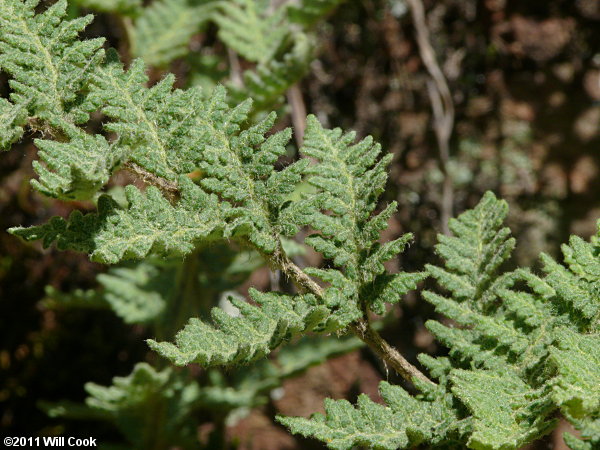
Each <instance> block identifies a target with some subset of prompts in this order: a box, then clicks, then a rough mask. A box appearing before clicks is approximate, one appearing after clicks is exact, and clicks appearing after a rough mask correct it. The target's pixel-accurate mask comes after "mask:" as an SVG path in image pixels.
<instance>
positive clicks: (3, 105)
mask: <svg viewBox="0 0 600 450" xmlns="http://www.w3.org/2000/svg"><path fill="white" fill-rule="evenodd" d="M26 123H27V109H26V108H23V107H22V106H15V105H13V104H12V103H10V102H9V101H8V100H6V99H4V98H0V150H8V149H10V146H11V145H12V144H14V143H15V142H17V141H18V140H19V139H21V137H22V136H23V132H24V130H23V127H24V126H25V124H26Z"/></svg>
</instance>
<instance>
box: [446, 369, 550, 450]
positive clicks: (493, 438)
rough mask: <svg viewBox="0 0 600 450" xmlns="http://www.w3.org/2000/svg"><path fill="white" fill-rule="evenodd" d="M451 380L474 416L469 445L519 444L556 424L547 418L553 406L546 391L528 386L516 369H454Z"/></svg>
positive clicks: (499, 446)
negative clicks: (498, 371) (514, 371)
mask: <svg viewBox="0 0 600 450" xmlns="http://www.w3.org/2000/svg"><path fill="white" fill-rule="evenodd" d="M451 380H452V383H453V387H452V392H454V393H455V395H456V396H457V397H458V398H460V399H461V400H462V401H463V402H464V403H465V404H466V405H467V407H468V408H469V410H470V411H471V413H472V414H473V418H474V419H475V420H474V421H473V425H472V426H473V432H472V434H471V436H470V438H469V441H468V446H469V448H474V449H482V450H483V449H498V450H499V449H504V448H513V449H516V448H521V447H522V446H523V445H525V444H526V443H528V442H531V441H533V440H535V439H538V438H539V437H541V436H543V435H544V434H546V433H549V432H550V431H552V429H553V428H554V426H555V425H556V421H548V420H547V419H546V416H547V414H548V412H549V411H550V410H552V408H553V405H552V401H551V399H550V396H549V394H548V392H544V390H533V389H531V387H530V386H528V385H527V384H526V383H524V382H523V381H521V380H520V379H519V377H518V375H517V374H515V373H512V372H504V373H494V372H492V371H482V370H454V371H452V376H451Z"/></svg>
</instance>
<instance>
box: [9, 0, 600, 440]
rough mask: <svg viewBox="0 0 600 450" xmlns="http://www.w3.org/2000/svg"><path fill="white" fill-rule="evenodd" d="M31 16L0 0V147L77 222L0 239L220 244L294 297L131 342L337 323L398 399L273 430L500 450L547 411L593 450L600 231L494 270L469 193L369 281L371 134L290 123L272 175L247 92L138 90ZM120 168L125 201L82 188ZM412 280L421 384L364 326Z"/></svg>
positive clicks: (248, 344)
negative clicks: (308, 252)
mask: <svg viewBox="0 0 600 450" xmlns="http://www.w3.org/2000/svg"><path fill="white" fill-rule="evenodd" d="M314 3H315V4H317V3H323V5H325V3H327V2H314ZM36 6H37V2H35V1H27V2H22V1H20V0H0V31H1V33H0V51H1V53H0V69H1V70H2V71H4V72H6V73H8V74H9V75H10V76H11V81H10V86H11V89H12V92H11V96H10V99H8V100H4V99H3V100H2V102H1V103H0V118H2V120H3V122H2V127H3V128H2V130H1V132H0V137H1V139H2V141H1V142H2V144H3V145H4V147H8V146H10V144H12V143H13V142H15V141H17V140H19V139H20V137H21V136H22V135H23V128H24V127H25V126H30V127H31V128H32V129H33V130H41V131H43V136H44V137H43V138H41V139H39V140H37V141H36V146H37V147H38V149H39V157H40V160H41V162H39V163H36V165H35V169H36V172H37V173H38V175H39V178H38V179H37V180H34V181H33V182H32V184H33V186H34V187H35V188H36V189H38V190H39V191H41V192H42V193H44V194H46V195H49V196H52V197H55V198H59V199H64V200H86V199H96V200H97V211H96V212H93V213H86V214H83V213H80V212H78V211H76V212H74V213H72V215H71V216H70V217H69V218H68V219H64V218H59V217H55V218H53V219H51V220H50V221H49V222H48V223H46V224H43V225H39V226H34V227H29V228H16V229H13V230H12V233H14V234H16V235H18V236H21V237H22V238H24V239H25V240H29V241H30V240H38V239H40V240H42V241H43V244H44V246H46V247H47V246H49V245H51V244H53V243H56V244H57V246H58V247H59V248H61V249H72V250H77V251H82V252H86V253H88V254H90V255H91V258H92V259H93V260H95V261H98V262H102V263H106V264H114V263H117V262H120V261H122V260H125V259H141V258H145V257H147V256H148V255H150V254H152V255H159V256H171V257H172V256H185V255H188V254H190V253H191V252H193V251H194V250H195V249H197V248H198V247H199V246H200V245H204V244H206V243H211V242H217V241H223V240H230V241H234V242H238V243H240V244H242V245H244V246H248V247H251V248H253V249H254V250H255V251H256V252H258V253H259V254H260V255H262V257H263V258H264V259H265V260H266V261H267V262H268V264H269V265H270V266H271V268H272V269H273V270H280V271H282V272H283V273H284V274H285V275H286V276H287V277H289V278H290V279H291V280H292V281H293V282H294V283H295V285H296V286H297V291H298V292H297V293H294V294H289V293H281V292H259V291H256V290H254V291H252V292H251V297H252V300H253V304H252V303H249V302H246V301H244V300H236V301H234V304H235V306H237V308H238V309H239V311H240V314H239V315H238V316H235V317H234V316H231V315H229V314H227V313H226V312H225V311H223V310H221V309H219V308H216V309H214V310H213V313H212V323H207V322H205V321H202V320H200V319H196V318H192V319H191V320H190V321H189V323H188V324H187V325H186V326H185V328H184V329H183V330H182V331H181V332H180V333H179V334H178V335H177V336H176V338H175V343H170V342H158V341H156V340H150V341H149V345H150V346H151V348H153V349H154V350H155V351H157V352H158V353H160V354H161V355H163V356H165V357H167V358H169V359H170V360H172V361H173V362H174V363H175V364H179V365H185V364H189V363H200V364H202V365H205V366H219V365H232V364H243V363H249V362H252V361H256V360H260V359H262V358H264V357H265V355H267V354H269V353H270V352H271V351H272V350H273V349H274V348H276V347H277V346H280V345H282V344H283V343H286V342H287V341H289V340H290V339H292V338H294V337H295V336H299V335H303V334H305V333H307V332H315V333H333V332H336V333H339V334H343V333H344V332H346V331H352V332H354V333H355V334H356V335H357V336H358V337H359V338H360V339H362V340H363V341H364V342H365V343H366V344H368V345H369V346H370V347H371V348H372V349H373V350H374V351H375V353H377V354H378V355H379V356H380V357H381V358H383V359H384V360H385V361H386V363H387V364H388V365H389V366H390V367H392V368H394V369H395V370H396V371H397V372H398V373H399V374H400V375H402V376H403V377H404V378H405V379H406V380H407V381H409V382H412V384H413V385H414V387H415V388H416V390H417V391H418V394H416V395H412V394H409V393H408V392H407V391H406V390H404V389H403V388H401V387H400V386H393V385H390V384H389V383H385V382H384V383H382V384H381V388H380V389H381V394H382V397H383V399H384V401H385V404H377V403H374V402H373V401H371V400H370V399H369V398H368V397H366V396H365V395H362V396H360V397H359V400H358V404H357V405H356V406H354V405H352V404H350V403H349V402H347V401H345V400H338V401H334V400H328V401H327V402H326V405H325V406H326V414H325V415H316V416H314V417H313V418H311V419H306V418H289V417H287V418H285V417H281V418H279V421H280V422H281V423H283V424H285V425H286V426H287V427H289V428H290V429H291V431H292V432H294V433H300V434H303V435H305V436H311V437H314V438H316V439H319V440H322V441H323V442H325V443H327V445H328V446H329V447H330V448H335V449H350V448H352V447H353V446H357V445H362V446H366V447H370V448H376V449H395V448H410V447H413V446H415V445H418V444H425V443H427V444H429V445H431V446H434V447H435V446H440V447H453V446H454V447H458V448H460V447H464V446H467V447H469V448H475V449H510V448H519V447H521V446H523V445H524V444H526V443H528V442H531V441H532V440H535V439H537V438H538V437H540V436H542V435H544V434H545V433H548V432H549V431H550V430H552V429H553V427H554V426H555V423H556V419H555V416H556V414H555V413H556V412H557V411H560V412H561V413H562V414H563V415H564V417H566V418H567V419H568V420H569V421H570V422H571V423H572V424H573V426H574V427H575V428H577V429H578V430H579V431H580V437H575V436H574V435H570V434H568V435H566V437H565V440H566V442H567V444H568V445H569V446H570V447H571V448H573V449H593V448H598V446H599V445H600V389H599V386H600V350H599V349H600V329H599V327H600V325H599V324H600V245H599V239H600V234H599V236H598V237H597V238H595V239H592V241H591V242H585V241H583V240H582V239H580V238H577V237H572V238H571V240H570V242H569V244H568V245H565V246H564V247H563V254H564V264H560V263H558V262H556V261H554V260H553V259H552V258H550V257H549V256H547V255H542V257H541V262H542V266H543V273H542V274H539V275H538V274H535V273H533V272H532V271H529V270H525V269H516V270H512V271H503V269H504V266H505V264H504V263H505V262H506V261H508V259H509V258H510V254H511V251H512V250H513V248H514V246H515V241H514V240H513V239H512V238H511V237H510V231H509V230H508V229H507V228H506V227H504V225H503V221H504V219H505V217H506V214H507V205H506V203H505V202H504V201H501V200H498V199H497V198H496V197H495V196H494V195H493V194H491V193H488V194H486V195H485V196H484V198H483V200H482V201H481V202H480V203H479V205H477V206H476V207H475V208H474V209H473V210H470V211H467V212H465V213H463V214H462V215H460V216H459V217H458V218H457V219H453V220H452V221H451V223H450V229H451V231H452V233H453V236H440V237H439V243H438V245H437V246H436V251H437V254H438V255H439V257H440V258H441V259H442V261H443V264H442V265H441V266H435V265H429V266H427V267H426V270H425V271H423V272H417V273H404V272H401V273H389V272H388V271H387V270H386V268H385V266H384V263H385V262H386V261H389V260H390V259H392V258H395V257H396V256H397V255H398V254H399V253H400V252H402V250H403V249H404V247H405V246H406V245H407V244H408V243H409V242H410V240H411V239H412V236H411V235H410V234H407V235H404V236H402V237H400V238H398V239H396V240H392V241H390V242H386V243H383V244H382V243H380V242H379V233H380V232H381V231H382V230H384V229H385V228H386V227H387V221H388V220H389V218H390V217H391V216H392V215H393V214H394V212H395V210H396V204H395V203H392V204H390V205H388V206H387V207H384V208H383V209H382V210H381V211H380V212H377V213H376V210H377V206H378V203H379V198H380V195H381V194H382V192H383V191H384V189H385V184H386V180H387V165H388V164H389V162H390V160H391V157H390V156H382V155H381V149H380V147H379V145H378V144H376V143H374V142H373V141H372V139H371V138H366V139H364V140H362V141H359V142H356V141H355V135H354V134H353V133H343V132H342V131H341V130H339V129H334V130H327V129H324V128H323V127H322V126H321V124H320V123H319V122H318V120H317V119H316V118H315V117H313V116H309V118H308V119H307V128H306V134H305V142H304V145H303V146H302V148H300V149H299V154H300V158H298V159H297V160H296V161H294V162H293V163H291V164H289V165H287V166H286V167H284V168H279V166H278V165H277V163H278V161H280V159H281V157H282V156H284V155H286V153H287V146H288V144H289V141H290V138H291V131H290V130H289V129H285V130H282V131H278V132H271V130H272V128H273V126H274V124H275V121H276V116H275V114H270V115H267V116H266V117H265V118H263V119H262V120H260V121H258V122H256V123H251V122H250V121H249V120H248V117H249V114H250V113H251V111H252V102H251V101H243V102H240V103H239V104H238V105H236V106H233V107H232V106H230V105H229V104H228V102H227V101H226V96H225V91H224V89H222V88H219V89H217V90H216V91H215V92H214V93H213V94H212V95H210V96H205V95H204V94H203V93H202V92H201V91H200V90H199V89H195V88H192V89H188V90H177V89H173V81H174V80H173V77H172V76H167V77H165V78H164V79H163V80H162V81H160V82H159V83H157V84H156V85H155V86H153V87H150V88H149V87H147V86H146V84H147V81H148V80H147V77H146V75H145V69H144V65H143V63H142V62H141V61H140V60H136V61H134V62H133V63H132V64H131V66H130V67H129V68H128V69H124V67H123V66H122V64H121V63H120V62H119V60H118V58H117V57H116V55H115V53H114V52H108V56H107V55H106V54H105V52H104V50H103V49H102V45H103V41H102V40H101V39H94V40H78V39H77V34H78V33H79V32H81V31H82V30H83V29H84V27H85V26H86V25H87V24H88V23H89V22H90V20H91V19H90V18H89V17H87V18H82V19H75V20H67V19H65V14H66V6H67V5H66V1H64V0H61V1H58V2H57V3H55V4H54V5H52V6H51V7H49V8H47V9H46V10H45V11H42V12H40V13H36ZM253 6H255V5H253V4H252V2H247V4H246V7H247V8H250V7H253ZM223 11H224V10H221V12H223ZM295 17H297V20H299V21H300V20H301V17H302V16H301V15H300V14H299V13H298V14H296V16H295ZM309 19H310V17H309V18H307V19H306V20H307V21H308V22H310V20H309ZM220 20H222V19H220ZM302 20H304V19H302ZM223 24H224V25H223V27H224V28H223V29H224V30H225V22H223ZM223 33H226V32H225V31H223ZM224 36H227V34H225V35H224ZM223 39H229V38H226V37H224V38H223ZM269 51H270V52H275V51H276V49H274V47H273V48H269ZM273 54H274V53H273ZM247 56H248V57H249V58H253V57H254V56H255V55H252V54H251V53H248V55H247ZM258 62H260V61H258ZM93 112H99V113H102V114H103V115H104V117H105V124H104V130H103V132H101V133H97V134H90V133H89V132H88V131H86V130H85V129H84V128H83V126H84V125H85V124H86V122H87V121H88V119H89V117H90V114H91V113H93ZM121 169H127V170H129V171H131V172H133V173H134V174H135V175H137V176H139V177H140V178H141V179H142V180H143V181H145V182H146V183H147V184H149V185H150V186H149V187H147V189H145V190H144V189H139V188H138V187H135V186H133V185H130V186H127V187H126V202H118V201H117V200H116V199H115V198H113V197H112V196H111V194H110V193H102V194H100V191H102V190H103V188H104V186H105V185H106V184H107V182H108V181H109V179H110V178H111V176H112V175H113V174H114V173H115V172H116V171H118V170H121ZM306 184H308V185H309V186H310V188H309V189H306ZM301 186H302V188H301ZM303 228H307V229H309V230H311V232H310V233H309V234H308V236H307V237H306V238H305V243H306V244H307V245H310V246H311V247H313V248H314V249H315V251H317V252H319V253H321V254H322V255H323V256H324V258H325V259H327V260H328V261H330V264H329V266H328V268H305V269H301V268H300V267H298V266H297V265H296V264H294V262H293V261H292V260H291V258H290V257H289V255H288V254H287V253H286V251H285V249H284V245H283V239H284V238H286V237H293V236H296V235H297V234H298V232H299V231H300V229H303ZM426 277H431V278H432V279H434V280H436V281H437V284H438V285H439V289H437V290H436V291H435V292H434V291H425V292H424V293H423V294H422V296H423V298H424V299H425V300H427V301H428V302H430V303H431V304H433V305H434V306H435V308H436V310H437V311H438V312H439V313H440V314H442V315H444V316H445V317H446V318H447V320H444V321H443V323H442V322H438V321H430V322H428V323H427V326H428V328H429V330H430V331H431V332H432V333H433V334H434V335H435V336H436V338H437V339H438V340H439V341H440V342H441V343H443V344H444V345H445V346H447V347H448V349H449V354H448V356H446V357H438V358H433V357H430V356H427V355H421V356H420V357H419V361H420V363H421V365H422V366H423V367H425V368H426V369H427V370H428V372H429V376H430V377H431V379H433V380H435V381H432V380H431V379H430V378H429V377H428V376H426V375H425V374H423V373H422V372H421V371H420V370H418V369H417V368H416V367H415V366H413V365H412V364H410V363H409V362H408V361H407V360H406V359H405V358H404V357H403V356H402V355H400V353H399V352H398V351H397V350H395V349H394V348H393V347H391V346H390V345H389V344H388V343H387V342H386V341H384V340H383V339H382V338H381V336H379V334H378V333H377V332H376V331H375V330H374V329H373V327H372V325H371V323H370V320H371V316H372V313H376V314H385V312H386V304H389V303H396V302H398V301H400V299H401V297H402V296H403V295H404V294H406V293H407V292H408V291H409V290H414V289H416V288H417V287H418V285H419V283H420V282H421V281H422V280H424V279H425V278H426ZM169 376H170V375H169V374H168V373H167V372H161V373H158V372H156V373H154V372H152V373H151V372H150V371H148V369H147V368H145V367H142V366H141V367H139V369H138V370H137V372H136V373H135V374H134V375H133V378H132V379H131V380H115V384H118V385H120V386H123V387H124V388H125V387H126V386H127V385H128V384H131V383H133V381H134V379H137V378H136V377H142V378H145V379H147V380H150V381H151V382H152V383H155V382H156V383H155V384H157V383H158V384H160V383H161V382H162V381H161V380H162V379H163V378H164V377H169ZM152 380H154V381H152ZM92 391H93V392H91V393H92V394H93V395H95V396H96V397H97V398H100V397H103V396H104V394H102V392H103V391H102V390H99V389H95V388H93V389H92Z"/></svg>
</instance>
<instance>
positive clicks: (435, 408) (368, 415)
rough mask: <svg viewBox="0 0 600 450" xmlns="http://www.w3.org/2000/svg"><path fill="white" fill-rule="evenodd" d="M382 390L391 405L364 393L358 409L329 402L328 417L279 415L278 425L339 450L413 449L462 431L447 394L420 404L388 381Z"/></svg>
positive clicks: (319, 415) (357, 406)
mask: <svg viewBox="0 0 600 450" xmlns="http://www.w3.org/2000/svg"><path fill="white" fill-rule="evenodd" d="M379 391H380V393H381V396H382V397H383V399H384V401H385V403H386V404H387V406H384V405H380V404H378V403H375V402H373V401H371V400H370V399H369V397H367V396H366V395H364V394H362V395H360V396H359V398H358V402H357V405H356V407H354V406H353V405H352V404H351V403H350V402H348V401H347V400H331V399H326V400H325V411H326V414H325V415H322V414H314V415H313V416H312V417H311V418H310V419H305V418H301V417H281V416H279V417H277V421H278V422H280V423H281V424H283V425H284V426H286V427H288V428H289V429H290V430H291V431H292V433H294V434H301V435H303V436H305V437H314V438H316V439H319V440H320V441H323V442H326V443H327V446H328V447H329V448H331V449H336V450H349V449H351V448H353V447H355V446H364V447H367V448H373V449H378V450H396V449H398V448H410V447H413V446H416V445H418V444H420V443H422V442H425V441H433V442H435V441H437V440H438V438H439V436H448V435H449V434H450V433H456V432H457V431H458V426H457V425H458V424H459V421H458V420H457V417H456V415H455V413H454V411H453V408H452V406H451V404H450V398H449V397H448V396H447V395H446V396H445V395H444V394H443V393H440V394H441V395H440V396H435V397H434V398H435V399H434V400H432V399H425V398H421V399H418V398H415V397H413V396H411V395H410V394H409V393H408V392H406V391H405V390H404V389H402V388H401V387H400V386H393V385H391V384H389V383H386V382H382V383H381V384H380V385H379Z"/></svg>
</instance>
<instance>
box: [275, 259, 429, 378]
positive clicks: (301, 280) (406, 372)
mask: <svg viewBox="0 0 600 450" xmlns="http://www.w3.org/2000/svg"><path fill="white" fill-rule="evenodd" d="M271 260H272V261H273V260H274V264H275V265H277V266H278V267H279V268H280V269H281V271H282V272H283V273H285V274H286V275H287V276H288V277H289V278H290V279H291V280H292V281H293V282H294V283H295V284H296V286H298V288H299V289H301V290H302V291H305V292H306V291H308V292H311V293H312V294H314V295H316V296H318V297H322V296H323V289H322V288H321V286H319V285H318V284H317V283H316V282H315V281H314V280H313V279H312V278H310V277H309V276H308V275H307V274H306V273H304V271H303V270H302V269H300V268H299V267H298V266H297V265H296V264H294V263H293V262H292V261H290V260H289V259H288V258H287V256H285V255H283V254H282V253H281V252H276V255H275V257H274V258H272V259H271ZM351 329H352V331H353V332H354V334H356V335H357V336H358V337H359V338H360V339H361V340H362V341H363V342H364V343H365V344H367V345H368V346H369V347H370V348H371V349H372V350H373V351H374V352H375V353H376V354H377V356H379V357H380V358H381V359H383V361H385V363H386V364H388V365H389V366H391V367H392V368H393V369H394V370H395V371H396V372H397V373H398V374H399V375H400V376H401V377H402V378H404V379H405V380H407V381H411V382H412V381H413V379H414V378H417V379H419V380H421V381H425V382H428V383H431V384H433V381H431V380H430V379H429V378H427V376H425V375H424V374H423V373H422V372H421V371H420V370H419V369H417V368H416V367H415V366H413V365H412V364H411V363H409V362H408V361H407V360H406V358H404V356H402V355H401V354H400V352H399V351H398V350H396V349H395V348H394V347H392V346H391V345H390V344H389V343H388V342H387V341H386V340H385V339H383V338H382V337H381V335H380V334H379V333H378V332H377V331H375V330H374V329H373V327H371V323H370V322H369V317H368V313H367V311H366V309H365V311H364V314H363V317H362V318H360V319H358V320H357V321H356V322H354V323H353V324H352V326H351Z"/></svg>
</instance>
